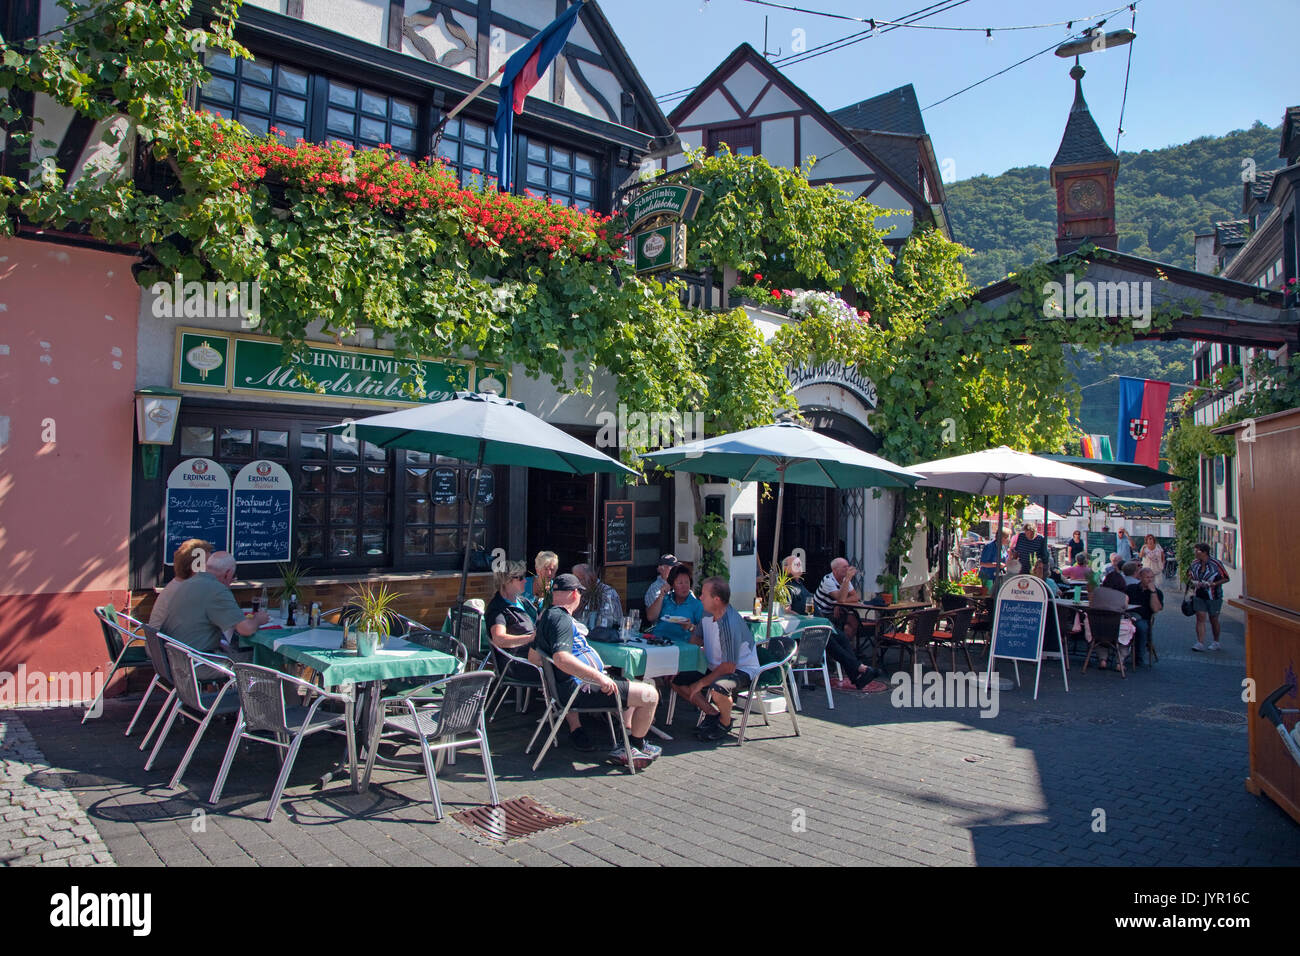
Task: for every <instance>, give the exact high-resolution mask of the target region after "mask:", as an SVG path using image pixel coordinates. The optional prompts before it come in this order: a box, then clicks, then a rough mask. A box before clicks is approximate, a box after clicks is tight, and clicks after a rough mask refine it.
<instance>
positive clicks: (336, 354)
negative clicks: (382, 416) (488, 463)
mask: <svg viewBox="0 0 1300 956" xmlns="http://www.w3.org/2000/svg"><path fill="white" fill-rule="evenodd" d="M300 370H301V371H305V372H306V373H307V374H308V375H310V376H311V378H312V379H314V380H315V382H316V386H317V387H316V388H315V389H313V388H311V387H309V386H307V385H304V384H303V383H302V382H301V381H299V379H298V372H299V371H300ZM421 374H422V375H423V378H424V390H425V394H424V397H423V398H415V397H413V396H411V395H410V394H408V392H407V390H406V386H408V385H414V384H415V383H416V382H418V381H419V379H420V377H421ZM489 378H495V379H496V380H497V382H498V384H499V385H500V386H501V389H500V390H501V392H502V393H505V391H506V383H505V382H504V381H503V379H504V378H505V376H504V375H503V374H502V373H501V372H500V370H499V369H496V368H494V367H490V366H484V365H475V363H473V362H470V361H461V360H451V359H442V360H430V359H404V358H397V357H396V356H394V355H393V353H392V352H384V351H380V350H378V349H362V348H346V347H342V346H336V345H328V344H316V343H313V344H311V345H308V346H306V347H305V348H303V349H301V350H300V351H299V352H298V353H296V354H295V355H294V356H293V357H292V359H287V358H286V356H285V354H284V349H283V347H282V345H281V343H280V340H279V339H273V338H268V337H267V336H262V335H242V334H238V333H229V332H215V331H212V330H209V329H189V328H181V329H177V331H176V363H175V369H174V372H173V381H174V384H175V386H176V387H177V388H185V389H198V390H206V391H219V392H227V393H251V394H262V395H274V396H294V397H298V398H302V397H307V396H310V397H311V398H313V399H315V400H318V401H319V400H325V401H340V402H348V403H350V404H372V403H373V404H382V405H417V404H428V403H432V402H441V401H445V400H446V399H448V398H451V397H452V395H453V394H454V393H455V392H457V391H466V390H473V389H475V388H477V387H478V386H479V385H480V384H486V382H487V380H488V379H489Z"/></svg>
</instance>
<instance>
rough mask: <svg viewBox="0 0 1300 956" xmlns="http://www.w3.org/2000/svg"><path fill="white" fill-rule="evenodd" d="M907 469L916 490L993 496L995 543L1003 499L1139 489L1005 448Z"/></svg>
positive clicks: (1000, 535) (1001, 517)
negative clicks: (995, 500)
mask: <svg viewBox="0 0 1300 956" xmlns="http://www.w3.org/2000/svg"><path fill="white" fill-rule="evenodd" d="M909 468H910V469H911V470H912V471H914V472H920V473H921V474H922V475H923V476H924V477H923V478H922V479H921V480H920V481H918V482H917V483H916V486H917V487H918V488H947V489H949V490H951V491H961V492H965V493H966V494H970V495H994V494H996V495H997V496H998V530H997V532H996V533H995V534H994V536H993V540H994V541H998V540H1000V539H1001V537H1002V523H1003V516H1004V515H1005V513H1006V512H1005V498H1006V496H1007V495H1102V496H1104V495H1113V494H1115V493H1116V492H1119V491H1127V490H1131V489H1134V488H1138V487H1140V486H1138V485H1135V484H1133V483H1131V482H1128V481H1120V480H1119V479H1118V478H1108V477H1107V476H1105V475H1102V474H1098V473H1097V472H1095V471H1088V470H1086V469H1083V468H1076V467H1075V466H1074V465H1067V464H1064V463H1063V462H1059V461H1052V460H1051V459H1050V458H1042V457H1040V456H1038V455H1031V454H1029V453H1028V452H1023V451H1015V450H1013V449H1011V448H1008V447H1007V446H1006V445H1001V446H999V447H997V448H989V449H987V450H985V451H977V452H971V453H970V454H967V455H956V456H954V457H952V458H939V459H936V460H935V461H927V462H922V463H921V464H919V465H910V466H909Z"/></svg>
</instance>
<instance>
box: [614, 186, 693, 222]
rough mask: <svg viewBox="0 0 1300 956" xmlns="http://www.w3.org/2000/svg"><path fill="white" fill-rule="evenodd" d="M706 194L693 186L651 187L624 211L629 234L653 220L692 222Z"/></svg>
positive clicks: (643, 191) (632, 201)
mask: <svg viewBox="0 0 1300 956" xmlns="http://www.w3.org/2000/svg"><path fill="white" fill-rule="evenodd" d="M703 196H704V194H703V193H702V192H700V191H699V190H698V189H695V188H693V187H691V186H673V185H665V186H651V187H649V188H648V189H643V190H641V192H639V193H637V195H636V196H635V198H633V199H632V200H631V201H629V202H628V204H627V207H626V208H625V209H624V210H623V217H624V218H625V219H626V220H627V230H628V232H630V233H631V232H636V231H637V229H638V228H640V226H641V225H642V224H643V223H645V222H648V221H650V220H652V219H658V218H659V217H660V216H665V217H667V218H669V219H673V220H676V221H678V222H690V221H691V220H692V219H694V218H695V211H696V210H697V209H699V207H700V199H701V198H703Z"/></svg>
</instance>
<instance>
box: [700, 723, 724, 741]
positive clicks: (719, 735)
mask: <svg viewBox="0 0 1300 956" xmlns="http://www.w3.org/2000/svg"><path fill="white" fill-rule="evenodd" d="M701 730H703V728H701ZM730 733H731V724H724V723H722V721H720V720H717V719H715V720H714V722H713V726H712V727H711V728H709V730H708V731H706V732H705V733H703V734H702V735H701V736H702V737H703V739H705V740H722V739H723V738H724V737H726V736H728V735H729V734H730Z"/></svg>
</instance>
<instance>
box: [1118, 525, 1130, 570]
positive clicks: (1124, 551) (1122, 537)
mask: <svg viewBox="0 0 1300 956" xmlns="http://www.w3.org/2000/svg"><path fill="white" fill-rule="evenodd" d="M1115 541H1116V544H1115V553H1116V554H1118V555H1119V558H1120V564H1121V566H1122V565H1123V564H1125V563H1127V562H1129V561H1132V560H1133V542H1132V541H1131V540H1129V536H1128V532H1127V531H1125V530H1124V529H1123V528H1120V529H1119V530H1118V531H1116V532H1115Z"/></svg>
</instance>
